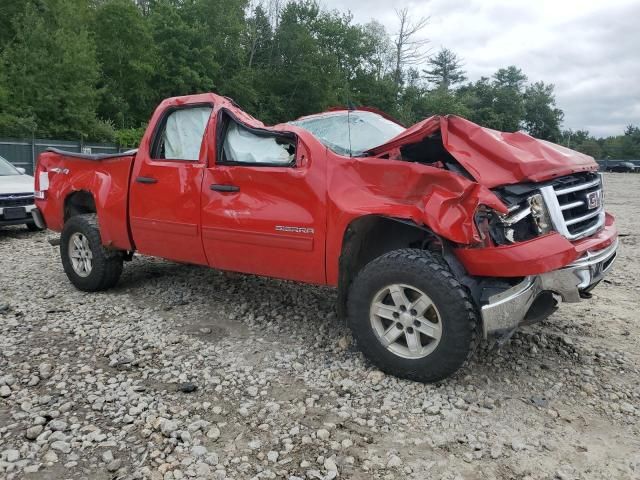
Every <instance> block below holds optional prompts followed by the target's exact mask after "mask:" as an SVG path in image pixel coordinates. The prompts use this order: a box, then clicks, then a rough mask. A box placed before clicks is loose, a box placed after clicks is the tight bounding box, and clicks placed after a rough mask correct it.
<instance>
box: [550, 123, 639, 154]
mask: <svg viewBox="0 0 640 480" xmlns="http://www.w3.org/2000/svg"><path fill="white" fill-rule="evenodd" d="M560 143H561V144H562V145H564V146H566V147H569V148H572V149H574V150H578V151H579V152H582V153H586V154H587V155H591V156H592V157H594V158H596V159H602V160H604V159H611V160H638V159H640V128H638V127H636V126H635V125H628V126H627V128H626V129H625V133H624V135H615V136H610V137H607V138H595V137H593V136H591V135H590V134H589V132H588V131H587V130H577V131H575V132H574V131H572V130H565V131H563V132H562V135H561V139H560Z"/></svg>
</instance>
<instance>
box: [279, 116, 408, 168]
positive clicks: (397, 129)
mask: <svg viewBox="0 0 640 480" xmlns="http://www.w3.org/2000/svg"><path fill="white" fill-rule="evenodd" d="M290 123H291V124H292V125H297V126H298V127H302V128H304V129H305V130H308V131H309V132H311V133H312V134H314V135H315V136H316V137H317V138H318V140H320V141H321V142H322V143H323V144H325V145H326V146H327V147H329V148H330V149H331V150H333V151H334V152H336V153H338V154H340V155H349V156H356V157H357V156H360V155H362V154H363V153H364V152H366V151H367V150H369V149H371V148H373V147H377V146H378V145H382V144H384V143H386V142H388V141H389V140H391V139H392V138H393V137H395V136H397V135H399V134H400V133H402V132H403V131H404V130H405V128H404V127H402V126H401V125H398V124H397V123H394V122H392V121H391V120H387V119H386V118H384V117H383V116H381V115H378V114H377V113H373V112H367V111H364V110H354V111H340V112H332V113H326V114H323V115H318V116H314V117H308V118H303V119H301V120H296V121H294V122H290Z"/></svg>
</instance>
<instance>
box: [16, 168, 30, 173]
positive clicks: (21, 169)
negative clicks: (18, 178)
mask: <svg viewBox="0 0 640 480" xmlns="http://www.w3.org/2000/svg"><path fill="white" fill-rule="evenodd" d="M16 170H18V171H19V172H20V175H24V174H25V173H27V171H26V170H25V169H24V168H22V167H16Z"/></svg>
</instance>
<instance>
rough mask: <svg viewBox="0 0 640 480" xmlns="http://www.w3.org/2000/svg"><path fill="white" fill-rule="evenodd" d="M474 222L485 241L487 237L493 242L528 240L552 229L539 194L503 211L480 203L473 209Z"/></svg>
mask: <svg viewBox="0 0 640 480" xmlns="http://www.w3.org/2000/svg"><path fill="white" fill-rule="evenodd" d="M475 222H476V226H477V227H478V231H479V232H480V235H481V237H482V239H483V240H485V243H486V239H487V237H489V238H490V239H491V241H492V242H493V243H494V244H495V245H508V244H512V243H517V242H523V241H525V240H531V239H532V238H535V237H537V236H539V235H543V234H545V233H548V232H550V231H551V230H552V226H551V219H550V217H549V212H548V211H547V206H546V205H545V203H544V200H543V199H542V195H540V194H536V195H532V196H530V197H528V198H527V199H526V201H524V202H522V203H520V204H518V205H513V206H511V208H510V209H509V212H508V213H506V214H500V213H498V212H496V211H494V210H491V209H488V208H486V207H484V206H483V207H481V208H479V209H478V211H477V212H476V215H475Z"/></svg>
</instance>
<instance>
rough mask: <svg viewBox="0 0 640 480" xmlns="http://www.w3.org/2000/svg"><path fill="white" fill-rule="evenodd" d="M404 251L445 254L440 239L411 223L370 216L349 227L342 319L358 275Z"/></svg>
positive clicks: (340, 295) (345, 243)
mask: <svg viewBox="0 0 640 480" xmlns="http://www.w3.org/2000/svg"><path fill="white" fill-rule="evenodd" d="M400 248H420V249H428V250H436V251H441V250H442V242H441V240H440V238H439V237H438V236H437V235H436V234H434V233H433V232H432V231H431V230H429V229H428V228H426V227H421V226H419V225H417V224H416V223H414V222H412V221H411V220H405V219H399V218H392V217H384V216H380V215H366V216H364V217H360V218H358V219H356V220H354V221H353V222H351V223H350V224H349V226H348V227H347V229H346V231H345V234H344V239H343V241H342V251H341V253H340V259H339V277H338V315H339V317H340V318H346V305H347V295H348V291H349V286H350V285H351V282H352V281H353V279H354V278H355V276H356V275H357V274H358V272H359V271H360V270H361V269H362V267H364V266H365V265H366V264H367V263H369V262H370V261H372V260H373V259H375V258H377V257H379V256H381V255H384V254H385V253H387V252H390V251H392V250H397V249H400Z"/></svg>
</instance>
